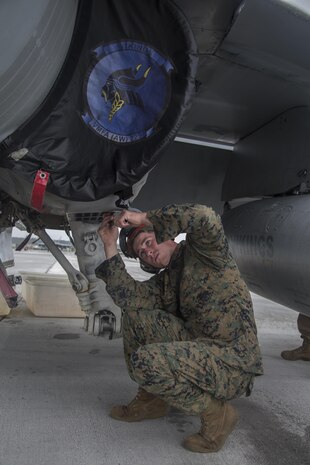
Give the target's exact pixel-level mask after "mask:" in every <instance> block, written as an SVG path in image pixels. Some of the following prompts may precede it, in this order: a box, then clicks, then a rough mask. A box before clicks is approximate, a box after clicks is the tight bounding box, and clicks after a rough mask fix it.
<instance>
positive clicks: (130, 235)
mask: <svg viewBox="0 0 310 465" xmlns="http://www.w3.org/2000/svg"><path fill="white" fill-rule="evenodd" d="M146 231H153V228H152V227H151V226H146V225H144V224H142V225H140V226H137V227H129V228H122V229H121V231H120V234H119V245H120V248H121V251H122V252H123V254H124V255H125V257H127V258H138V256H137V254H136V253H135V251H134V248H133V242H134V240H135V238H136V237H137V236H138V234H140V233H142V232H146ZM139 261H140V267H141V269H142V270H143V271H146V272H147V273H152V274H157V273H159V271H160V268H155V267H153V266H151V265H148V264H147V263H144V262H143V261H142V260H141V259H139Z"/></svg>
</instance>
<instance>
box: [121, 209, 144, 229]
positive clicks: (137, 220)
mask: <svg viewBox="0 0 310 465" xmlns="http://www.w3.org/2000/svg"><path fill="white" fill-rule="evenodd" d="M114 224H115V225H116V226H118V227H119V228H127V227H128V226H134V227H136V226H140V225H141V224H145V225H148V226H150V225H151V223H150V221H149V220H148V219H147V216H146V213H145V212H134V211H130V210H123V211H122V212H121V213H119V214H118V215H116V216H115V219H114Z"/></svg>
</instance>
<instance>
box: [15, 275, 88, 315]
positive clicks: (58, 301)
mask: <svg viewBox="0 0 310 465" xmlns="http://www.w3.org/2000/svg"><path fill="white" fill-rule="evenodd" d="M22 296H23V298H24V299H25V301H26V304H27V307H28V308H29V310H30V311H31V312H32V313H33V314H34V315H36V316H43V317H64V318H84V317H85V313H84V312H83V311H82V310H81V308H80V305H79V301H78V298H77V297H76V295H75V292H74V291H73V289H72V287H71V285H70V283H69V280H68V278H67V275H53V274H46V273H44V274H43V273H22Z"/></svg>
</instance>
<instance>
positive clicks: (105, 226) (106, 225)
mask: <svg viewBox="0 0 310 465" xmlns="http://www.w3.org/2000/svg"><path fill="white" fill-rule="evenodd" d="M98 234H99V236H100V237H101V240H102V242H103V243H104V245H107V246H109V245H114V244H116V241H117V239H118V229H117V226H115V223H114V214H113V213H105V214H104V216H103V220H102V222H101V224H100V226H99V229H98Z"/></svg>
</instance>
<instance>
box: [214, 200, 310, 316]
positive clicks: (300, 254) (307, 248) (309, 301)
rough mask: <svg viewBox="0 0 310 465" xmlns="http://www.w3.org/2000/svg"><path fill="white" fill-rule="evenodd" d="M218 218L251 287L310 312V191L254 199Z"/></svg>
mask: <svg viewBox="0 0 310 465" xmlns="http://www.w3.org/2000/svg"><path fill="white" fill-rule="evenodd" d="M222 220H223V225H224V229H225V232H226V235H227V237H228V240H229V244H230V249H231V252H232V254H233V256H234V258H235V260H236V262H237V264H238V266H239V269H240V272H241V274H242V275H243V277H244V279H245V281H246V282H247V284H248V286H249V288H250V290H251V291H253V292H255V293H257V294H259V295H262V296H264V297H266V298H268V299H271V300H273V301H275V302H278V303H280V304H282V305H285V306H288V307H290V308H292V309H294V310H296V311H298V312H301V313H303V314H305V315H308V316H310V195H309V194H305V195H295V196H285V197H276V198H275V197H274V198H269V199H263V200H257V201H252V202H250V203H247V204H244V205H242V206H239V207H236V208H234V209H231V210H228V211H226V212H225V213H224V215H223V217H222Z"/></svg>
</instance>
